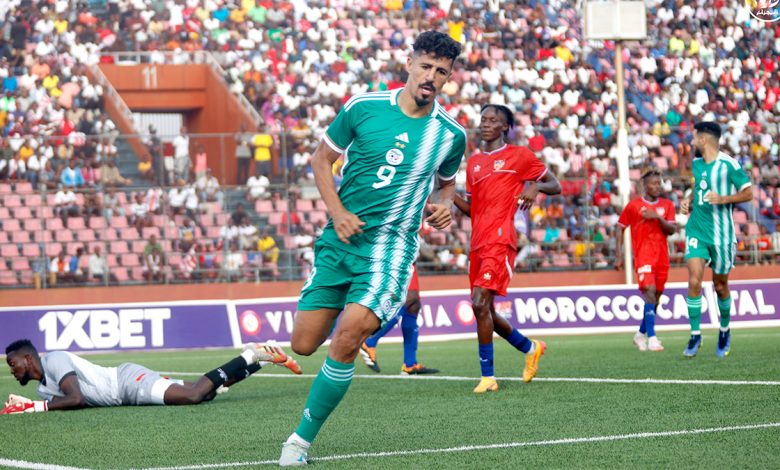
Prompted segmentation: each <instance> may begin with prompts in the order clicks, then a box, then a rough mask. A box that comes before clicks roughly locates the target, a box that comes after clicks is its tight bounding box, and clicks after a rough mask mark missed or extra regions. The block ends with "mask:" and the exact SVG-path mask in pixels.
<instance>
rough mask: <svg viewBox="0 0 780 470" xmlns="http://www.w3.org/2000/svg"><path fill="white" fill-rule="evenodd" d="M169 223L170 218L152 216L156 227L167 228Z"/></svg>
mask: <svg viewBox="0 0 780 470" xmlns="http://www.w3.org/2000/svg"><path fill="white" fill-rule="evenodd" d="M167 221H168V217H166V216H164V215H153V216H152V224H153V225H154V226H155V227H163V226H165V224H166V222H167Z"/></svg>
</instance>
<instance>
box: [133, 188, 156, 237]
mask: <svg viewBox="0 0 780 470" xmlns="http://www.w3.org/2000/svg"><path fill="white" fill-rule="evenodd" d="M130 212H131V214H130V220H129V222H130V225H132V226H133V227H135V229H136V230H138V235H141V233H143V228H144V227H151V226H152V225H153V224H152V215H151V214H150V213H149V205H148V204H146V203H145V202H144V196H143V195H142V194H141V193H138V194H136V195H135V202H133V204H132V205H131V206H130Z"/></svg>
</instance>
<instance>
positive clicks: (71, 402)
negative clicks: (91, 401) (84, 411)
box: [48, 372, 88, 410]
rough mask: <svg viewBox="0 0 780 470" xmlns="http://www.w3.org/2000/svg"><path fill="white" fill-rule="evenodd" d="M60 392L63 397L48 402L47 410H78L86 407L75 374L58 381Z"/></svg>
mask: <svg viewBox="0 0 780 470" xmlns="http://www.w3.org/2000/svg"><path fill="white" fill-rule="evenodd" d="M60 390H62V393H63V394H64V396H62V397H54V398H52V399H51V400H49V402H48V408H49V410H78V409H80V408H86V407H87V406H88V405H87V402H86V400H85V399H84V395H83V394H82V393H81V387H79V380H78V377H77V376H76V373H75V372H73V373H70V374H67V375H65V376H64V377H63V378H62V379H61V380H60Z"/></svg>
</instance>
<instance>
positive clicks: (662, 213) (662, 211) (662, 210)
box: [655, 207, 666, 216]
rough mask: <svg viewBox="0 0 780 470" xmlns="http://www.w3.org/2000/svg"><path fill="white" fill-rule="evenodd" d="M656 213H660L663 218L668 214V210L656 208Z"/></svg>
mask: <svg viewBox="0 0 780 470" xmlns="http://www.w3.org/2000/svg"><path fill="white" fill-rule="evenodd" d="M655 211H656V212H658V215H661V216H662V215H664V214H666V209H664V208H663V207H656V208H655Z"/></svg>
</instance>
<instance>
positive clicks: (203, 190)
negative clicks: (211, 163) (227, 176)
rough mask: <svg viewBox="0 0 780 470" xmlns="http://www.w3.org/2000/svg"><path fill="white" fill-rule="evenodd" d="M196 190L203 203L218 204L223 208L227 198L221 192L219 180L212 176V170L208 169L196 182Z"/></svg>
mask: <svg viewBox="0 0 780 470" xmlns="http://www.w3.org/2000/svg"><path fill="white" fill-rule="evenodd" d="M195 188H196V189H197V190H198V195H199V198H200V200H201V201H203V202H217V203H219V206H220V207H222V205H223V200H224V197H225V196H224V194H223V193H222V191H220V190H219V180H218V179H217V177H216V176H214V175H213V174H212V172H211V168H207V169H206V172H205V173H204V174H203V175H201V176H200V177H199V178H198V179H197V181H195Z"/></svg>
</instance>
